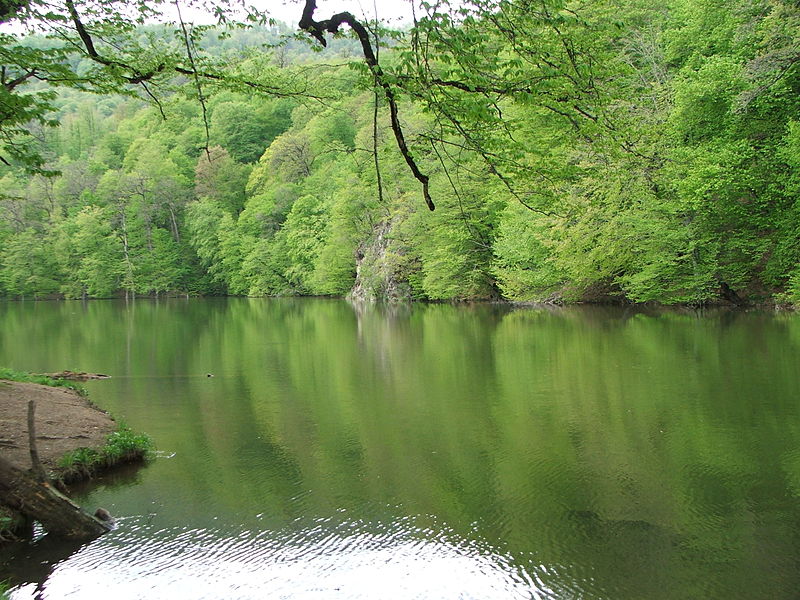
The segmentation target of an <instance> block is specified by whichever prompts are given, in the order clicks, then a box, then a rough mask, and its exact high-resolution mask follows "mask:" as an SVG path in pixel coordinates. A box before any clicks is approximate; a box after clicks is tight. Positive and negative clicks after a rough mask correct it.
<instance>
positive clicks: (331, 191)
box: [0, 0, 800, 304]
mask: <svg viewBox="0 0 800 600" xmlns="http://www.w3.org/2000/svg"><path fill="white" fill-rule="evenodd" d="M446 9H448V10H446ZM299 10H300V8H299V7H298V11H299ZM416 17H417V19H416V21H415V23H414V24H413V25H410V26H408V27H407V28H405V29H404V30H402V31H395V32H392V31H388V30H385V29H379V28H378V27H376V26H375V24H373V25H372V26H371V27H370V32H371V35H373V36H374V39H375V40H377V41H376V43H375V47H376V48H379V55H378V60H379V63H380V69H379V70H378V71H377V72H376V70H375V68H369V66H368V65H367V64H365V62H364V59H363V56H362V53H361V45H360V44H359V42H358V40H355V39H352V38H344V39H336V40H333V41H332V43H330V44H329V45H328V47H327V48H325V49H322V48H321V47H319V46H313V45H311V44H309V43H307V42H305V41H303V40H302V39H300V37H302V36H300V35H294V32H292V31H290V30H289V29H288V28H287V27H286V26H282V25H279V24H275V23H272V24H271V25H267V24H265V25H263V26H254V27H249V28H243V29H234V30H229V31H228V30H226V33H225V35H223V36H219V35H217V32H218V31H221V30H204V29H201V28H199V29H198V30H197V33H196V34H193V37H190V36H189V35H185V36H184V39H181V37H180V36H174V35H172V31H171V30H170V29H169V28H165V27H157V26H142V27H138V28H135V29H130V30H128V31H126V32H125V36H126V37H125V43H127V44H134V43H135V45H136V48H137V51H138V52H139V54H138V56H139V59H140V60H142V61H146V60H151V61H154V60H156V59H154V58H152V56H150V55H149V54H148V53H147V52H146V50H147V48H149V47H151V46H153V45H154V40H156V41H157V42H158V44H161V45H162V46H166V45H167V42H165V40H170V41H169V44H172V45H173V46H175V47H177V48H180V45H181V43H182V42H185V44H184V45H185V47H186V48H187V49H188V51H189V52H188V56H189V58H190V59H192V61H193V62H192V64H193V65H194V64H195V63H194V61H195V60H196V61H201V60H202V61H216V62H214V63H213V64H216V65H220V64H224V65H226V68H227V71H225V72H224V73H225V74H226V75H225V76H226V77H228V80H227V81H226V82H225V81H222V80H221V79H220V81H218V82H215V81H209V79H211V78H207V79H206V80H205V81H202V82H201V80H200V78H199V77H198V72H199V71H200V69H199V68H197V67H194V66H193V67H192V69H188V70H186V69H184V70H185V71H186V73H184V72H183V71H180V70H178V71H177V74H175V73H172V74H170V76H169V78H166V77H165V78H164V81H162V82H161V85H160V86H156V85H155V84H154V85H153V86H152V87H147V86H137V85H136V84H137V83H141V82H137V81H136V79H137V78H136V77H128V78H127V80H125V81H123V83H126V82H127V83H128V84H131V85H130V86H129V87H130V91H129V92H126V90H125V89H124V86H123V87H120V86H116V85H107V86H105V88H107V89H103V88H104V86H103V85H102V81H103V79H102V77H106V76H107V72H108V71H109V70H111V71H114V70H116V71H119V70H120V69H119V67H118V65H116V64H112V63H113V61H108V60H106V63H105V64H103V63H100V64H99V65H98V60H97V57H94V56H92V55H91V53H89V54H88V55H87V53H86V51H85V50H84V51H82V52H67V51H66V50H63V47H61V46H58V47H55V50H53V49H52V48H54V46H52V44H53V43H54V42H53V40H52V39H48V38H45V37H43V36H41V35H39V36H32V37H27V38H24V39H23V38H17V37H16V36H15V35H12V34H2V35H0V62H2V63H3V64H5V65H6V66H5V67H3V84H4V85H3V86H0V87H1V88H2V89H0V100H1V101H2V102H0V106H1V107H2V109H0V113H1V114H0V134H2V135H0V155H2V156H4V157H5V158H3V163H4V164H3V165H0V293H2V295H4V296H7V297H58V296H63V297H67V298H84V297H96V298H104V297H112V296H118V295H126V296H131V295H160V294H175V293H179V294H236V295H337V296H342V295H347V294H351V293H352V294H353V295H355V296H357V297H371V298H412V299H432V300H449V299H477V298H506V299H510V300H515V301H566V302H571V301H584V300H588V301H592V300H607V299H619V300H627V301H635V302H647V301H658V302H663V303H692V304H700V303H706V302H715V301H727V302H734V303H739V302H746V301H775V302H784V303H798V302H800V202H798V200H799V198H798V193H800V48H799V47H798V40H800V6H798V4H797V3H796V2H793V1H789V0H730V1H726V2H723V1H721V0H665V1H664V2H660V3H652V2H649V1H645V0H620V1H618V2H605V1H596V2H593V1H585V2H561V1H554V0H542V1H539V2H523V1H514V2H506V1H501V2H465V3H461V4H459V5H457V6H453V7H448V5H447V4H446V3H442V4H437V5H435V6H432V5H427V4H424V5H423V6H422V7H421V9H420V13H419V14H417V15H416ZM184 33H185V30H184ZM287 36H288V37H287ZM306 37H308V36H306ZM159 40H160V41H159ZM282 40H283V41H282ZM190 41H191V44H190ZM378 42H379V43H378ZM148 44H150V46H148ZM158 44H155V46H158ZM265 44H266V46H265ZM109 46H111V44H110V45H109ZM155 46H154V47H155ZM37 48H38V49H43V51H44V53H45V55H46V56H50V57H51V58H50V59H49V60H51V62H52V64H50V68H51V72H55V70H56V67H54V66H53V64H54V63H55V62H57V61H64V64H67V65H68V67H69V69H68V70H69V73H71V74H76V73H77V74H79V75H82V76H83V79H81V80H80V81H78V80H77V79H72V80H70V83H69V84H68V85H66V86H64V85H61V84H59V81H60V80H59V79H58V77H56V76H50V77H49V78H44V80H43V81H37V78H36V77H30V78H29V81H28V80H26V81H25V85H24V86H23V85H18V84H17V83H15V85H14V86H10V85H9V84H10V83H14V82H16V79H15V73H23V74H24V72H25V71H24V68H23V67H24V65H23V63H24V60H25V58H26V53H30V54H31V55H32V56H33V54H34V53H33V50H35V49H37ZM315 50H317V51H315ZM192 51H194V52H195V56H193V54H192ZM47 52H51V54H47ZM201 53H202V54H201ZM41 56H42V55H41V53H40V54H39V55H36V57H34V58H36V60H42V58H41ZM34 58H30V60H34ZM104 60H105V59H104ZM115 60H116V59H115ZM119 62H120V63H121V59H119ZM203 64H211V62H207V63H203ZM65 68H66V67H65ZM220 72H222V71H220ZM95 73H99V74H95ZM139 79H141V78H139ZM89 80H94V86H92V85H89V84H88V83H87V81H89ZM98 82H101V83H98ZM265 82H266V83H265ZM19 83H21V82H19ZM54 86H55V87H54ZM52 90H55V92H53V91H52ZM387 90H389V91H388V92H387ZM90 92H92V93H90ZM100 92H108V93H105V94H100ZM120 92H121V93H120ZM390 96H391V98H396V100H397V107H398V109H399V123H400V124H401V125H402V130H403V133H404V135H405V139H406V140H407V141H408V145H409V148H410V152H411V154H413V157H414V160H415V161H416V164H417V165H418V166H419V169H420V170H421V171H422V173H424V176H425V177H429V178H430V182H429V188H430V195H431V198H432V200H433V202H434V203H435V205H436V210H435V211H433V212H431V211H430V210H428V208H427V207H426V203H425V201H424V199H423V193H422V189H421V186H420V180H419V177H415V173H414V172H413V171H412V169H411V168H409V165H408V161H407V158H406V157H405V156H404V155H403V153H402V152H400V151H399V150H398V143H397V140H396V135H395V132H394V131H393V128H392V127H391V118H390V117H391V112H392V111H393V107H392V106H391V103H390V102H388V100H389V99H391V98H390ZM37 103H38V104H37ZM37 106H46V107H47V110H48V113H47V114H46V115H43V114H41V112H40V113H37V112H36V110H35V109H36V107H37ZM26 111H28V112H26ZM15 119H16V121H15ZM54 125H57V126H54Z"/></svg>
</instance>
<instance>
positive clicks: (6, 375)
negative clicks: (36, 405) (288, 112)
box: [0, 367, 87, 396]
mask: <svg viewBox="0 0 800 600" xmlns="http://www.w3.org/2000/svg"><path fill="white" fill-rule="evenodd" d="M0 379H7V380H9V381H19V382H21V383H38V384H39V385H49V386H50V387H64V388H69V389H71V390H75V391H76V392H78V393H79V394H80V395H81V396H86V394H87V392H86V389H85V388H83V387H81V386H79V385H77V384H75V383H73V382H71V381H65V380H62V379H53V378H51V377H47V376H46V375H37V374H35V373H28V372H25V371H15V370H14V369H9V368H6V367H0Z"/></svg>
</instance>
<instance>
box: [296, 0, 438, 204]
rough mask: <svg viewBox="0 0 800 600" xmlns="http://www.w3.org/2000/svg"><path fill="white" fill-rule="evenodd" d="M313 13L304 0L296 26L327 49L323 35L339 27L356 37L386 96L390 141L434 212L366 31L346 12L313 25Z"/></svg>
mask: <svg viewBox="0 0 800 600" xmlns="http://www.w3.org/2000/svg"><path fill="white" fill-rule="evenodd" d="M316 9H317V2H316V0H306V2H305V5H304V6H303V16H302V18H301V19H300V22H299V23H298V26H299V27H300V29H302V30H303V31H307V32H308V33H309V34H310V35H311V36H312V37H313V38H314V39H316V40H317V41H318V42H319V43H320V44H322V45H323V46H327V42H326V40H325V32H328V33H337V32H338V31H339V28H340V27H341V26H342V25H345V24H346V25H349V26H350V28H351V29H352V30H353V32H354V33H355V34H356V36H357V37H358V41H359V42H360V43H361V51H362V53H363V54H364V61H365V62H366V63H367V66H368V67H369V70H370V71H371V72H372V75H373V76H374V77H375V81H377V83H378V85H379V86H380V87H381V88H383V93H384V95H385V96H386V100H387V102H388V103H389V115H390V117H391V123H392V131H393V132H394V137H395V140H396V141H397V147H398V148H399V149H400V154H402V155H403V158H404V159H405V161H406V164H407V165H408V167H409V168H410V169H411V172H412V173H413V174H414V178H415V179H416V180H417V181H419V182H420V183H421V184H422V195H423V196H424V197H425V203H426V204H427V205H428V208H429V209H430V210H434V209H435V208H436V206H435V205H434V203H433V199H432V198H431V195H430V192H429V190H428V181H429V178H428V176H427V175H426V174H424V173H423V172H422V171H421V170H420V168H419V166H418V165H417V163H416V161H415V160H414V156H413V155H412V154H411V151H410V150H409V149H408V145H407V144H406V139H405V135H404V134H403V127H402V125H401V124H400V117H399V114H398V108H397V96H396V95H395V92H394V88H393V87H392V85H391V84H390V83H389V82H388V81H386V77H385V76H384V73H383V69H381V67H380V65H379V64H378V60H377V58H376V57H375V52H374V51H373V49H372V42H371V41H370V37H369V32H368V31H367V29H366V27H364V25H363V24H362V23H361V22H360V21H359V20H358V19H356V18H355V17H354V16H353V15H352V14H351V13H349V12H341V13H338V14H335V15H333V16H332V17H331V18H330V19H325V20H323V21H315V20H314V11H315V10H316Z"/></svg>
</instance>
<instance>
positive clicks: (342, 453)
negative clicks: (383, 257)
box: [0, 299, 800, 598]
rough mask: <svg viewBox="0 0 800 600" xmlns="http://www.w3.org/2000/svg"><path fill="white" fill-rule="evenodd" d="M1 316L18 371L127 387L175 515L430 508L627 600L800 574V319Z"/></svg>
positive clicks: (715, 591) (582, 314)
mask: <svg viewBox="0 0 800 600" xmlns="http://www.w3.org/2000/svg"><path fill="white" fill-rule="evenodd" d="M0 325H1V326H2V327H3V331H4V332H5V334H4V336H3V337H2V339H0V362H1V363H3V364H8V365H9V366H12V367H14V368H21V369H30V370H39V371H46V370H58V369H64V368H71V369H81V370H86V371H97V372H108V373H112V374H113V375H114V376H115V377H114V378H113V379H112V380H110V381H108V382H97V383H93V384H92V385H91V391H92V394H93V396H94V397H95V399H96V400H97V401H98V402H99V403H101V404H102V405H103V406H105V407H107V408H109V409H110V410H111V411H112V412H113V413H115V414H118V415H121V416H123V417H124V418H125V419H126V420H127V421H128V422H129V424H131V425H132V426H134V427H135V428H136V429H142V430H145V431H148V432H149V433H151V434H152V435H153V436H154V437H155V438H156V441H157V444H158V446H159V448H161V449H162V450H165V451H177V452H178V455H177V457H176V458H175V459H172V460H169V461H163V462H161V463H158V464H156V465H154V466H153V467H151V468H152V469H153V472H154V473H155V474H156V475H157V476H158V477H159V478H162V479H163V481H164V483H163V484H160V485H163V486H164V488H165V489H166V488H167V487H171V488H176V489H180V491H175V492H170V493H175V494H177V495H179V497H180V499H181V501H180V509H179V510H178V509H175V515H174V517H173V518H174V519H175V520H176V521H178V520H183V521H185V520H186V519H192V518H196V519H202V518H204V517H203V515H204V514H206V513H207V512H209V511H214V514H216V515H224V514H227V515H229V518H230V519H233V521H236V522H239V521H246V517H245V515H255V514H257V513H258V514H266V515H268V516H267V517H266V518H267V520H268V521H269V523H268V525H269V526H273V527H291V526H292V525H291V524H292V522H293V521H294V520H295V519H297V518H299V517H303V516H309V515H330V514H333V513H335V512H336V511H337V510H346V511H348V514H350V515H351V516H353V515H356V516H357V515H363V516H364V518H371V517H372V516H375V518H376V519H379V518H385V517H391V516H402V515H404V514H407V515H418V516H421V518H423V519H424V518H425V516H429V517H430V518H432V519H435V520H436V522H440V523H445V524H446V525H447V526H448V527H449V528H451V530H452V532H453V534H454V535H457V536H461V537H463V538H468V539H472V538H478V539H481V540H483V541H484V543H485V544H487V548H488V547H491V548H492V549H493V550H495V551H498V552H502V553H507V554H509V555H511V556H513V557H515V559H516V560H517V561H518V563H519V564H520V566H521V567H522V568H525V569H528V570H534V571H536V570H537V568H538V567H536V566H535V565H550V566H551V567H552V568H551V570H550V571H549V573H550V575H548V574H547V573H546V572H544V571H543V572H539V573H538V574H537V576H538V577H540V578H541V579H542V580H543V581H544V582H545V583H547V584H548V586H549V587H551V588H553V589H555V590H556V591H557V590H558V589H559V587H560V586H561V587H563V589H564V590H568V589H569V585H570V584H569V582H570V581H572V580H574V581H576V582H577V581H584V582H585V581H588V580H589V579H591V580H592V581H593V582H594V583H593V584H592V585H594V586H597V588H596V590H595V591H596V592H597V593H598V594H599V595H600V596H602V595H603V594H611V595H612V596H613V597H615V598H623V597H632V598H640V597H648V598H659V597H671V598H674V597H687V598H689V597H709V598H710V597H746V596H747V595H748V594H749V593H752V594H753V597H775V598H778V597H782V594H783V593H785V590H788V589H796V587H797V584H800V577H799V576H798V573H800V569H798V568H797V567H798V565H797V562H798V560H797V558H798V556H797V542H798V540H797V537H796V535H797V534H796V532H797V531H798V525H800V522H799V521H800V510H798V508H799V507H798V495H800V453H798V452H797V450H796V448H797V447H798V446H799V444H798V442H799V441H800V422H799V419H798V416H797V414H796V410H794V409H795V403H796V399H797V398H798V397H800V380H798V378H797V364H799V361H798V359H800V319H798V318H796V317H794V316H792V315H774V314H743V313H730V312H725V311H722V312H710V313H706V314H698V313H695V312H689V311H671V312H663V313H662V312H654V311H651V312H644V311H641V310H630V309H627V310H626V309H621V308H620V309H617V308H585V309H581V308H570V309H564V310H550V309H548V310H546V309H524V310H511V309H509V308H507V307H501V306H491V305H479V306H467V307H453V306H446V305H415V306H412V307H403V308H383V307H377V306H368V307H363V306H362V307H352V306H350V305H349V304H347V303H345V302H341V301H321V300H319V301H318V300H263V299H258V300H247V299H231V300H216V299H212V300H191V301H184V300H180V301H178V300H173V301H167V302H163V301H162V302H160V303H159V302H153V301H143V302H142V301H137V302H135V303H131V304H128V305H125V304H121V303H117V302H91V303H88V304H81V303H79V302H74V303H58V304H55V303H54V304H47V303H36V304H30V303H28V304H7V305H3V306H2V308H0ZM22 340H24V341H25V342H24V343H21V341H22ZM65 357H69V358H65ZM65 361H68V363H67V364H65ZM206 372H213V373H214V374H215V375H216V377H215V378H213V379H207V378H205V377H203V374H205V373H206ZM154 476H155V475H154ZM142 493H145V492H142ZM176 504H178V503H177V502H176ZM165 511H166V512H168V510H167V509H165ZM370 511H375V514H372V515H371V514H370ZM381 512H383V513H384V514H382V515H381V514H380V513H381ZM548 577H550V578H552V580H548ZM576 585H577V583H576ZM620 586H622V587H620Z"/></svg>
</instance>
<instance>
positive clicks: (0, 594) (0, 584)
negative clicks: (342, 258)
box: [0, 581, 9, 600]
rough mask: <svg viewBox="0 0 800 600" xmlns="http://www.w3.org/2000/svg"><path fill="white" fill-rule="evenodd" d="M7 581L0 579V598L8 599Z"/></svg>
mask: <svg viewBox="0 0 800 600" xmlns="http://www.w3.org/2000/svg"><path fill="white" fill-rule="evenodd" d="M8 599H9V595H8V582H6V581H0V600H8Z"/></svg>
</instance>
